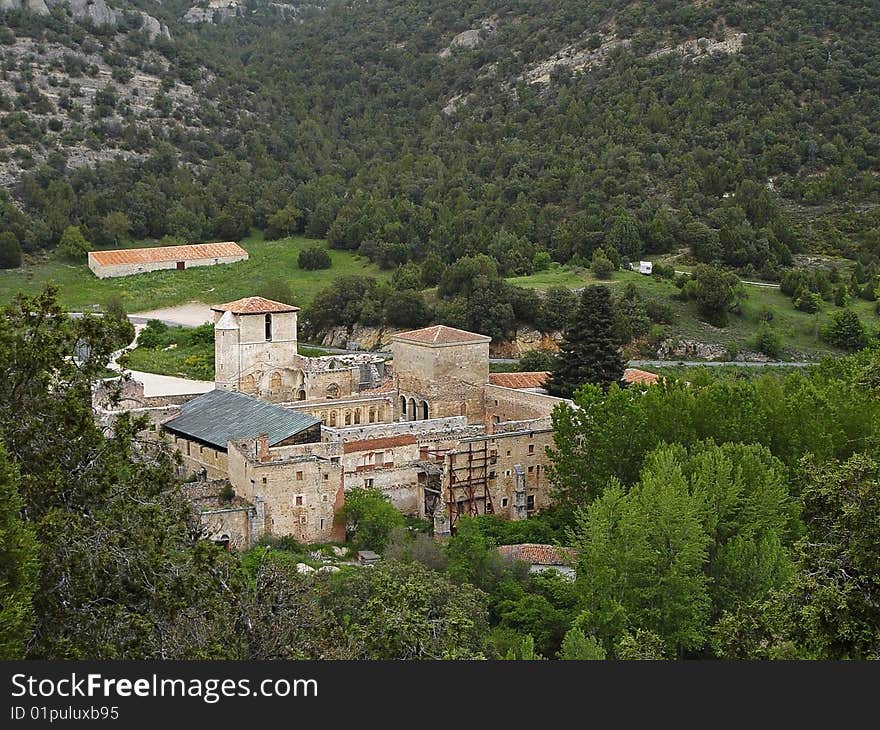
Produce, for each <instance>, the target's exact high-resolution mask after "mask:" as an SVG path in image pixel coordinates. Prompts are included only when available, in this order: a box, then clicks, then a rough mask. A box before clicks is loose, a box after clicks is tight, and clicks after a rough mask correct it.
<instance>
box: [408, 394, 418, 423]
mask: <svg viewBox="0 0 880 730" xmlns="http://www.w3.org/2000/svg"><path fill="white" fill-rule="evenodd" d="M417 417H418V414H417V413H416V399H415V398H410V399H409V420H410V421H415V420H416V418H417Z"/></svg>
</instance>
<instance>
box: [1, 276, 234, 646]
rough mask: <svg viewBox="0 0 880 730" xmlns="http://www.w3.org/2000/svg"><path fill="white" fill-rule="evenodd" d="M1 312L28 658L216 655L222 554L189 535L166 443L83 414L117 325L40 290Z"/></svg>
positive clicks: (4, 432)
mask: <svg viewBox="0 0 880 730" xmlns="http://www.w3.org/2000/svg"><path fill="white" fill-rule="evenodd" d="M0 319H2V326H0V368H2V370H3V372H5V373H7V377H5V378H4V379H3V380H2V382H0V438H2V440H3V442H4V443H5V444H6V448H7V451H8V453H9V454H10V455H11V456H12V459H13V461H14V463H15V465H16V466H17V468H18V470H19V473H20V475H21V476H20V488H19V491H20V494H21V497H22V500H23V502H24V510H23V512H22V514H23V515H25V516H26V520H27V522H28V524H29V525H30V526H31V527H32V528H33V531H34V533H35V535H36V538H37V540H38V544H39V547H40V556H39V559H40V572H39V576H38V582H37V590H36V592H35V594H34V599H33V605H34V614H33V615H34V628H33V633H32V634H31V635H30V636H29V637H28V639H27V641H28V656H30V657H34V658H56V659H61V658H79V659H82V658H93V659H101V658H107V659H109V658H119V659H123V658H131V659H143V658H148V657H149V658H159V657H165V658H171V657H179V658H182V657H189V658H192V657H218V658H219V657H222V656H228V652H231V648H229V647H231V646H232V643H231V642H227V641H226V638H228V636H229V632H230V626H229V624H228V622H227V621H225V620H224V619H223V618H222V617H224V616H228V615H229V614H230V612H232V611H233V610H234V597H235V594H234V593H233V590H232V586H234V583H235V577H234V573H235V569H234V567H233V563H232V558H231V556H229V554H228V553H226V552H225V551H223V550H221V549H219V548H217V547H216V546H214V545H213V544H211V543H209V542H207V541H202V540H199V539H198V536H199V533H200V529H199V527H198V524H197V523H196V522H195V519H196V518H195V516H194V514H193V512H192V509H191V506H190V505H189V503H188V502H187V501H186V500H185V499H184V498H183V496H182V495H181V494H180V492H179V488H178V485H177V484H176V482H175V481H174V478H173V459H172V455H171V453H170V452H169V451H168V450H167V449H165V448H164V447H162V446H161V445H149V444H146V443H144V442H143V441H142V440H141V439H140V438H138V437H137V434H138V433H139V432H140V431H142V430H143V429H144V428H146V425H147V424H146V422H145V421H143V420H140V419H131V418H128V417H123V418H120V419H118V420H117V421H116V422H115V423H114V426H113V430H112V431H111V433H110V434H109V435H105V434H104V433H103V432H102V430H101V428H99V427H98V425H97V424H96V423H95V420H94V415H93V411H92V387H93V384H94V383H95V381H96V380H97V377H98V375H100V374H101V373H103V369H104V368H105V367H106V364H107V360H108V358H109V355H110V353H111V352H112V351H113V349H114V348H115V346H116V345H115V341H116V339H117V335H116V333H115V332H114V330H115V328H116V326H117V325H116V323H114V321H113V319H112V318H109V317H83V318H81V319H77V320H74V319H70V318H68V317H67V316H66V315H65V313H64V311H63V310H62V309H61V307H60V306H59V305H58V302H57V299H56V296H55V292H54V291H53V290H51V289H48V290H47V291H45V292H44V293H43V294H41V295H40V296H38V297H22V296H20V297H19V298H18V299H16V301H15V302H14V303H13V305H12V306H10V307H7V308H5V309H4V310H2V312H0ZM83 345H84V346H85V347H84V348H82V347H81V346H83ZM78 347H80V348H81V349H82V351H83V352H84V353H85V355H84V356H81V357H80V358H78V359H77V360H74V359H73V358H72V355H73V353H74V350H75V349H76V348H78Z"/></svg>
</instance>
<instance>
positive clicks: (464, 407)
mask: <svg viewBox="0 0 880 730" xmlns="http://www.w3.org/2000/svg"><path fill="white" fill-rule="evenodd" d="M458 413H459V415H462V416H466V415H467V403H462V404H461V408H459V409H458Z"/></svg>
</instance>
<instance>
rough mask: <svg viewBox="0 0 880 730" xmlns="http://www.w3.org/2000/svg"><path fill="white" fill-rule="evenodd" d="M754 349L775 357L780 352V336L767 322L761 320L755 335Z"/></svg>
mask: <svg viewBox="0 0 880 730" xmlns="http://www.w3.org/2000/svg"><path fill="white" fill-rule="evenodd" d="M755 349H756V350H757V351H758V352H761V353H764V354H765V355H766V356H767V357H772V358H774V359H776V358H778V357H779V355H780V354H781V353H782V337H780V336H779V333H778V332H776V331H775V330H774V329H773V328H772V327H770V325H769V324H767V323H766V322H763V323H762V324H761V326H760V327H759V328H758V332H757V334H756V335H755Z"/></svg>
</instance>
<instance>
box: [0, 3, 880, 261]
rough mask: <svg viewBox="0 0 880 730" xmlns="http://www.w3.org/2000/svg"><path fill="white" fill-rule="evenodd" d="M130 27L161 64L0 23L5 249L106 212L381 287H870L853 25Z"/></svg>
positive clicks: (866, 77) (746, 10) (65, 22)
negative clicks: (482, 270) (606, 252)
mask: <svg viewBox="0 0 880 730" xmlns="http://www.w3.org/2000/svg"><path fill="white" fill-rule="evenodd" d="M149 5H150V6H151V7H150V12H155V13H156V14H157V15H158V16H159V17H160V18H161V20H162V22H164V23H166V24H167V26H168V28H169V30H170V38H166V37H165V36H163V35H159V36H157V37H155V38H153V39H152V40H151V39H150V38H149V37H148V36H147V34H146V33H145V32H144V30H143V28H141V29H137V28H135V29H132V28H122V27H117V28H115V29H112V30H109V29H106V28H100V27H90V26H86V25H83V24H82V22H81V21H74V20H72V19H70V18H67V17H65V14H64V12H63V11H62V10H60V9H58V8H55V9H53V12H52V14H51V15H49V16H35V15H32V14H28V13H23V12H20V11H19V12H14V13H7V14H6V16H5V19H6V28H5V29H4V32H3V39H2V40H3V42H4V44H5V45H4V46H3V59H4V61H3V63H4V66H3V82H2V84H0V86H2V89H3V93H2V96H0V104H2V105H3V107H4V109H5V113H4V114H3V115H2V124H0V128H2V131H0V135H2V141H0V144H2V147H3V150H4V154H5V155H6V157H7V160H14V161H17V164H16V165H11V166H8V167H9V168H15V170H10V173H9V175H8V176H7V180H6V181H7V189H8V193H9V196H10V201H9V202H7V203H6V204H5V206H4V212H3V223H2V225H3V227H4V228H5V229H7V230H11V231H13V232H14V233H15V235H16V236H17V237H18V238H19V239H20V241H21V243H22V246H23V248H24V249H25V251H28V250H30V251H33V250H35V249H39V248H41V247H51V246H53V245H55V243H56V242H57V241H58V239H59V238H60V236H61V233H62V232H63V230H64V228H65V227H66V226H68V225H70V224H77V225H81V226H83V227H84V230H85V231H86V233H87V238H89V239H90V240H92V241H93V242H95V243H98V244H101V243H110V242H112V239H113V233H112V231H111V230H108V225H107V216H108V214H110V213H114V212H121V213H124V214H125V215H126V216H127V218H128V221H129V233H130V234H131V235H132V236H133V237H135V238H144V237H153V238H161V237H162V236H164V235H166V234H170V235H172V236H174V237H177V238H180V239H183V240H201V239H207V238H238V237H240V236H242V235H244V233H245V232H246V231H247V230H248V229H249V228H250V227H251V226H255V227H258V228H264V229H268V231H269V233H270V235H271V234H272V233H275V234H277V235H280V234H281V233H290V232H295V231H304V232H305V233H307V234H310V235H314V236H325V235H326V236H328V237H329V239H330V241H331V244H332V245H334V246H337V247H341V248H352V249H354V248H357V249H360V251H361V252H362V253H364V254H366V255H367V256H368V257H369V258H371V259H373V260H375V261H377V262H379V263H380V264H382V265H384V266H388V267H393V266H396V265H398V264H400V263H402V262H404V261H407V260H410V259H415V260H422V259H423V258H424V257H425V256H426V255H427V254H428V253H429V252H432V251H433V252H435V253H436V254H437V255H438V256H439V257H440V258H442V259H443V260H444V261H445V262H447V263H450V262H452V261H454V260H455V259H457V258H459V257H460V256H462V255H465V254H473V253H477V252H484V253H488V254H489V255H491V256H493V257H494V258H496V259H497V260H498V264H499V268H500V270H501V272H502V273H503V274H506V275H511V274H524V273H529V272H530V271H531V269H532V267H533V260H534V256H535V253H536V252H538V251H546V252H547V253H549V254H550V256H552V258H554V259H556V260H558V261H561V262H565V261H569V260H571V259H572V258H573V257H574V258H575V259H576V260H577V259H578V258H580V259H587V260H588V259H589V258H590V256H591V254H592V251H593V250H594V249H595V248H596V247H598V246H600V245H602V246H605V247H606V248H608V247H611V248H614V249H615V250H616V251H617V252H618V253H619V254H620V256H621V257H623V258H626V259H631V260H632V259H636V258H637V257H639V256H640V255H642V254H643V253H645V252H648V253H651V252H662V251H666V250H670V249H673V248H675V247H684V246H686V247H690V249H691V251H692V254H693V255H694V257H695V258H696V259H697V260H700V261H715V262H723V263H725V264H728V265H731V266H734V267H738V268H739V269H741V270H742V271H743V272H745V273H750V274H765V275H768V276H778V274H779V272H780V269H781V268H783V267H786V266H788V265H790V262H791V255H792V254H793V253H796V252H799V251H808V252H828V253H836V254H842V255H844V256H847V257H850V258H856V257H861V258H862V264H863V265H865V266H867V267H871V266H872V265H873V266H876V259H877V256H878V253H880V234H878V229H880V213H878V212H877V211H878V208H877V203H878V198H880V182H878V178H877V171H878V164H880V128H878V119H880V116H878V109H880V88H878V87H880V61H878V58H880V54H878V49H880V38H878V33H877V30H876V29H877V27H878V23H880V8H878V6H877V5H876V4H875V3H861V4H859V3H856V4H850V3H825V2H819V1H818V0H796V1H795V2H791V3H786V5H785V6H784V7H782V8H780V7H779V6H778V5H777V4H775V3H769V2H764V1H763V0H762V1H760V2H748V3H743V2H729V1H728V2H724V1H719V2H701V3H690V2H682V1H675V2H673V1H668V2H657V3H650V4H647V5H646V4H643V3H631V2H626V1H624V0H590V1H589V2H584V3H570V2H562V1H561V0H558V1H551V0H546V1H543V2H538V1H537V0H520V1H519V2H480V3H458V2H452V1H451V0H446V1H441V2H427V0H416V1H413V2H398V1H396V0H395V1H392V0H382V1H379V2H358V1H356V2H346V3H341V4H337V5H333V6H331V7H330V8H329V9H327V10H325V11H324V12H316V13H312V14H311V15H310V17H308V18H307V19H306V20H305V21H302V19H299V20H291V19H283V18H280V17H277V16H273V15H271V14H267V13H251V14H248V15H246V16H245V17H242V18H230V19H228V20H227V21H226V22H223V23H221V24H211V23H205V24H191V23H187V22H184V21H183V20H182V14H183V13H184V11H185V8H186V4H184V3H176V4H174V3H172V4H166V5H164V6H158V5H157V6H155V7H153V6H152V4H149ZM133 25H134V26H136V25H137V24H136V23H133ZM25 49H26V50H27V52H25ZM84 56H85V57H86V60H85V61H84V60H82V59H83V57H84ZM90 64H91V65H90ZM93 67H97V71H95V68H93ZM95 79H98V82H96V81H95ZM53 83H54V84H56V86H53ZM93 87H97V88H93ZM139 87H140V88H139ZM89 89H90V90H89ZM83 149H90V150H93V151H94V152H95V154H94V155H93V158H94V159H87V160H86V163H87V164H85V165H84V166H83V161H82V160H81V159H80V158H81V157H83V154H82V150H83ZM77 155H79V157H78V156H77ZM114 156H119V157H121V158H125V159H122V160H118V161H107V158H110V157H114ZM86 157H88V156H87V155H86ZM4 164H6V163H4ZM19 211H20V212H19ZM117 223H118V220H117Z"/></svg>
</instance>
